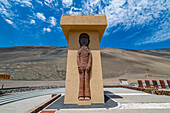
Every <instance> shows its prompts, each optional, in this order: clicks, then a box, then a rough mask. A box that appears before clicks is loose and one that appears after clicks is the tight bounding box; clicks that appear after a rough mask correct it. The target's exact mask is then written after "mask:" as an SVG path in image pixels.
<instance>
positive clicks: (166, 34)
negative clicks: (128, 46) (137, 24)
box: [135, 21, 170, 46]
mask: <svg viewBox="0 0 170 113" xmlns="http://www.w3.org/2000/svg"><path fill="white" fill-rule="evenodd" d="M169 28H170V25H169V23H168V22H167V21H166V22H164V23H162V24H161V25H160V26H159V28H155V29H154V31H155V32H154V33H153V35H152V36H148V37H146V38H145V39H142V40H139V41H138V42H136V43H135V45H137V46H138V45H142V44H148V43H156V42H162V41H165V40H169V39H170V29H169Z"/></svg>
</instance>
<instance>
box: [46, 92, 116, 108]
mask: <svg viewBox="0 0 170 113" xmlns="http://www.w3.org/2000/svg"><path fill="white" fill-rule="evenodd" d="M104 97H105V103H104V104H91V105H77V104H64V96H62V97H61V98H59V99H58V100H56V101H55V102H53V103H52V104H51V105H49V106H48V107H47V108H46V110H49V109H57V110H60V109H94V108H105V109H106V108H117V107H118V103H117V102H116V101H114V100H112V99H111V98H109V97H108V96H107V95H105V96H104Z"/></svg>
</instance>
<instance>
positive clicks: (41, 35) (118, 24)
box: [0, 0, 170, 49]
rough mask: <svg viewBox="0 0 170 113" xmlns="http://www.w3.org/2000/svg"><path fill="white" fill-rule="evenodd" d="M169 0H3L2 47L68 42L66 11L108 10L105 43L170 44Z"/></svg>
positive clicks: (130, 45) (152, 46) (0, 7)
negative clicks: (63, 17)
mask: <svg viewBox="0 0 170 113" xmlns="http://www.w3.org/2000/svg"><path fill="white" fill-rule="evenodd" d="M169 8H170V1H168V0H0V47H11V46H68V44H67V42H66V39H65V37H64V34H63V32H62V29H61V27H60V18H61V15H62V14H105V15H106V16H107V21H108V26H107V29H106V31H105V33H104V36H103V38H102V40H101V43H100V46H101V47H111V48H126V49H158V48H170V29H169V28H170V20H169V14H170V11H169Z"/></svg>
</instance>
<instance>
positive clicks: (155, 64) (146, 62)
mask: <svg viewBox="0 0 170 113" xmlns="http://www.w3.org/2000/svg"><path fill="white" fill-rule="evenodd" d="M101 57H102V66H103V67H102V68H103V69H102V70H103V78H133V79H143V78H146V76H145V75H146V70H147V72H148V73H149V74H150V77H163V78H169V77H170V49H154V50H127V49H114V48H101ZM66 59H67V48H66V47H34V46H28V47H24V46H23V47H6V48H0V74H2V73H5V74H11V75H12V77H11V79H14V80H65V74H66Z"/></svg>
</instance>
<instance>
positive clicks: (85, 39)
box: [80, 34, 89, 46]
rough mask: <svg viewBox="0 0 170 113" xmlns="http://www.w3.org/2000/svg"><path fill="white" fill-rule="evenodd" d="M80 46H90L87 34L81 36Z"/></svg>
mask: <svg viewBox="0 0 170 113" xmlns="http://www.w3.org/2000/svg"><path fill="white" fill-rule="evenodd" d="M80 45H81V46H88V45H89V37H88V36H87V35H86V34H83V35H81V36H80Z"/></svg>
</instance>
